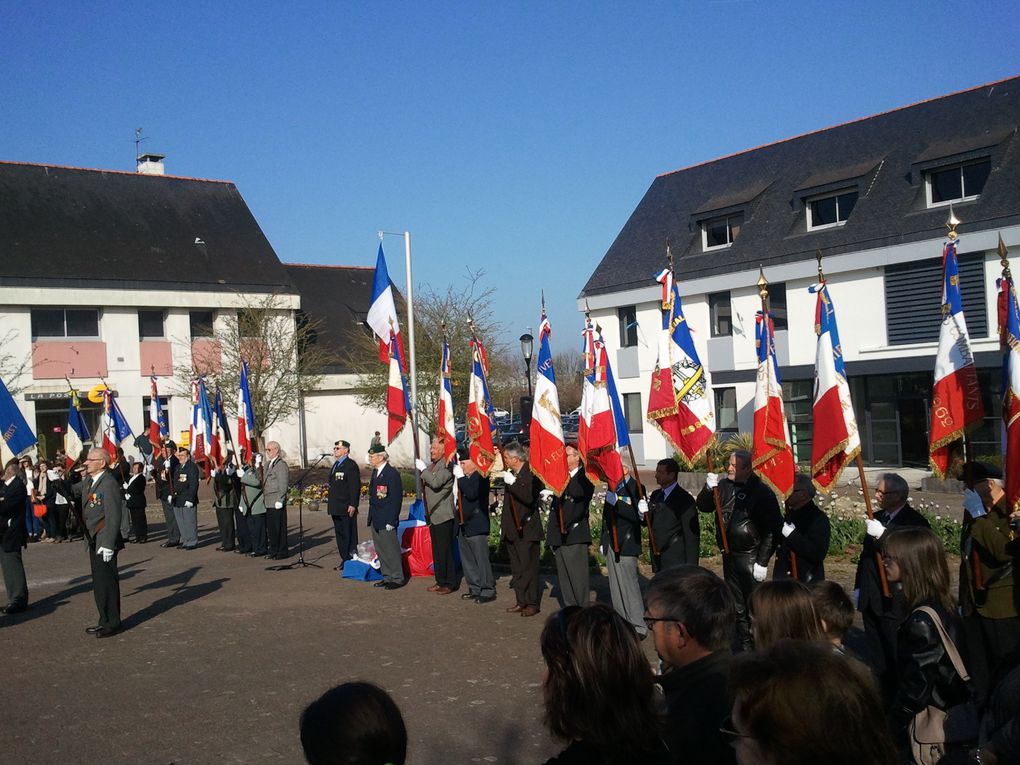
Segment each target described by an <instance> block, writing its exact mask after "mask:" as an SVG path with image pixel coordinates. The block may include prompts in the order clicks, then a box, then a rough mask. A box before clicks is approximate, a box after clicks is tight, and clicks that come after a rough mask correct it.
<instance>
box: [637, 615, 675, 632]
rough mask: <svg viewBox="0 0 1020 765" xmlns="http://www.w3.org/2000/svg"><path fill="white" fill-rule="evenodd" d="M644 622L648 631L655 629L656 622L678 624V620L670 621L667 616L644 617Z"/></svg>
mask: <svg viewBox="0 0 1020 765" xmlns="http://www.w3.org/2000/svg"><path fill="white" fill-rule="evenodd" d="M644 620H645V626H646V627H647V628H648V629H650V630H651V629H655V625H656V624H657V623H658V622H673V623H674V624H679V623H680V620H679V619H670V618H669V617H668V616H645V617H644Z"/></svg>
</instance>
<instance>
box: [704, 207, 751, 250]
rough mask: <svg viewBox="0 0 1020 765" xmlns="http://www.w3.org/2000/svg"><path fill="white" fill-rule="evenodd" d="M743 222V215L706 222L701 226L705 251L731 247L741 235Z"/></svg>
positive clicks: (722, 217)
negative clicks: (738, 235)
mask: <svg viewBox="0 0 1020 765" xmlns="http://www.w3.org/2000/svg"><path fill="white" fill-rule="evenodd" d="M743 222H744V214H743V213H737V214H736V215H723V216H721V217H718V218H709V219H708V220H706V221H705V222H704V223H702V224H701V233H702V239H703V242H702V245H703V249H705V250H714V249H716V248H719V247H729V246H730V245H731V244H733V240H734V239H736V238H737V234H739V233H740V226H741V225H742V224H743Z"/></svg>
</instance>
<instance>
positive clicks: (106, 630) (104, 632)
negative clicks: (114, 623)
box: [96, 627, 122, 638]
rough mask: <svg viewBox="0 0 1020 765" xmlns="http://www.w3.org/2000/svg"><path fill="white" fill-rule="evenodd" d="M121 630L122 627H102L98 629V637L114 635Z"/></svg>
mask: <svg viewBox="0 0 1020 765" xmlns="http://www.w3.org/2000/svg"><path fill="white" fill-rule="evenodd" d="M121 630H122V628H121V627H100V628H99V629H98V630H97V631H96V637H97V638H108V637H113V636H114V635H116V634H118V633H120V631H121Z"/></svg>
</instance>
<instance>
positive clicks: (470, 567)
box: [458, 531, 496, 598]
mask: <svg viewBox="0 0 1020 765" xmlns="http://www.w3.org/2000/svg"><path fill="white" fill-rule="evenodd" d="M458 539H459V542H460V563H461V565H462V566H463V567H464V581H466V582H467V585H468V592H470V593H471V594H472V595H478V596H480V597H483V598H489V597H492V596H494V595H495V594H496V578H495V577H494V576H493V575H492V561H490V560H489V535H488V534H477V535H475V536H473V537H468V536H464V532H463V531H461V533H460V536H459V538H458Z"/></svg>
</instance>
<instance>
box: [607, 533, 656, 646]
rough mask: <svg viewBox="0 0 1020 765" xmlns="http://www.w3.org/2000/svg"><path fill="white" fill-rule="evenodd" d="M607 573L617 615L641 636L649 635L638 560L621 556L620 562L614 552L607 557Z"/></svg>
mask: <svg viewBox="0 0 1020 765" xmlns="http://www.w3.org/2000/svg"><path fill="white" fill-rule="evenodd" d="M606 573H607V575H608V576H609V597H610V598H611V599H612V601H613V608H614V609H616V613H618V614H619V615H620V616H622V617H623V618H624V619H626V620H627V621H628V622H630V623H631V624H633V625H634V629H635V630H637V633H638V634H639V635H647V634H648V628H647V627H646V626H645V604H644V601H643V600H642V599H641V585H640V584H639V583H638V567H637V558H635V557H633V556H630V555H621V556H620V560H619V562H617V560H616V556H615V555H613V551H612V550H609V552H608V554H607V555H606Z"/></svg>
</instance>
